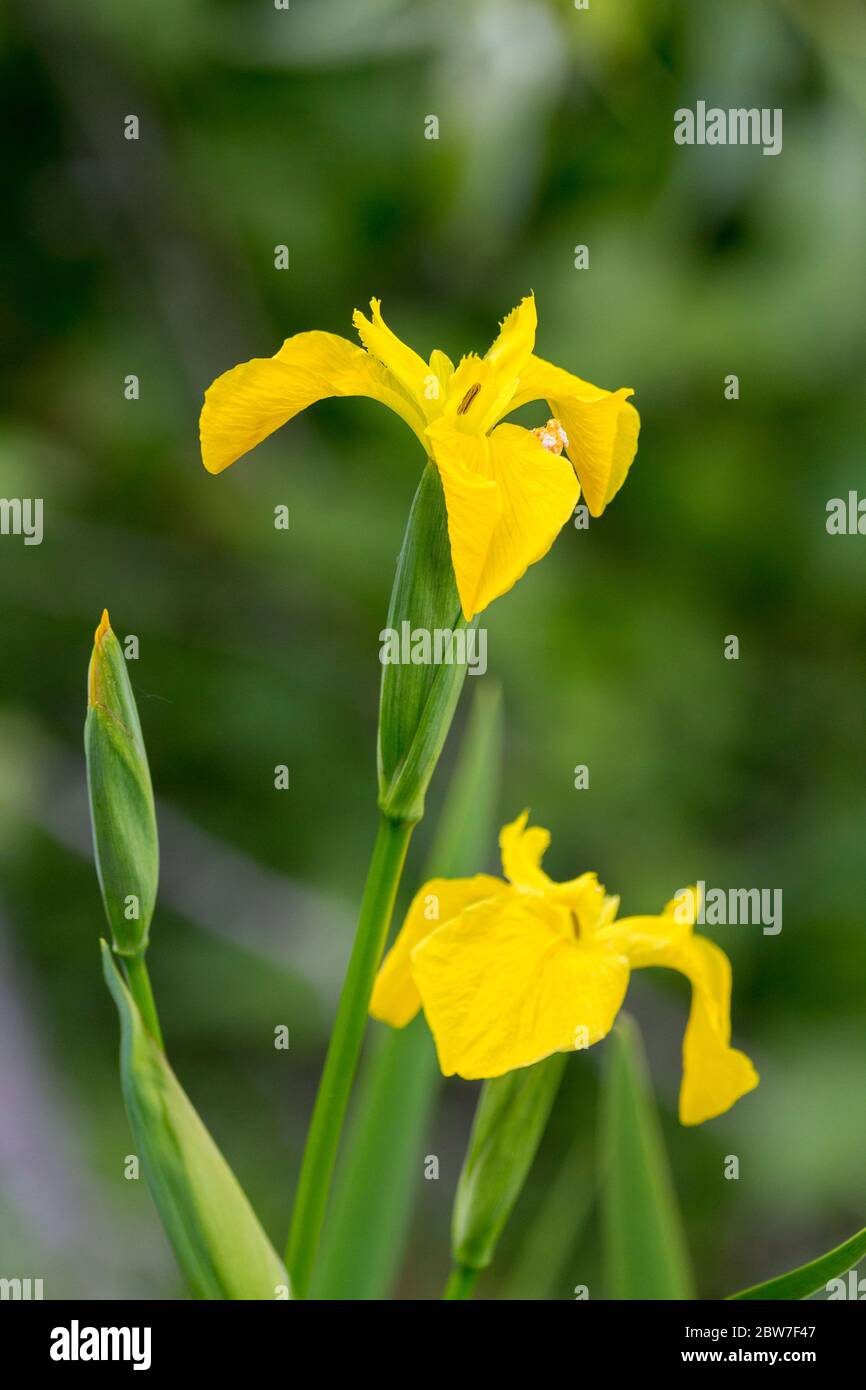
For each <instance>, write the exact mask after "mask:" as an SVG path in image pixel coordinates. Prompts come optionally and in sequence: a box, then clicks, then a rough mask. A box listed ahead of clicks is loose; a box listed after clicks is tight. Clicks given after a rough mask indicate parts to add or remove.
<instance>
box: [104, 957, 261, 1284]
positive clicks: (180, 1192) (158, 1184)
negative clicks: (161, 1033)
mask: <svg viewBox="0 0 866 1390" xmlns="http://www.w3.org/2000/svg"><path fill="white" fill-rule="evenodd" d="M102 968H103V972H104V974H105V981H106V984H107V985H108V988H109V990H110V991H111V994H112V996H113V998H114V1002H115V1004H116V1005H117V1011H118V1013H119V1015H120V1026H121V1047H120V1074H121V1084H122V1087H123V1097H124V1101H125V1102H126V1110H127V1114H128V1116H129V1123H130V1126H131V1128H132V1133H133V1137H134V1140H135V1144H136V1147H137V1151H138V1156H139V1159H140V1160H141V1167H142V1169H143V1171H144V1176H145V1179H146V1180H147V1185H148V1187H149V1188H150V1192H151V1195H152V1197H153V1200H154V1202H155V1204H156V1208H157V1211H158V1212H159V1215H160V1218H161V1220H162V1224H163V1226H164V1228H165V1232H166V1235H167V1236H168V1238H169V1240H170V1242H171V1244H172V1247H173V1249H174V1253H175V1255H176V1257H177V1261H178V1264H179V1265H180V1267H181V1269H182V1270H183V1273H184V1274H185V1276H186V1278H187V1280H188V1282H189V1285H190V1288H191V1289H192V1291H193V1294H194V1295H195V1296H196V1297H197V1298H202V1299H270V1300H273V1299H279V1298H287V1297H288V1288H289V1277H288V1275H287V1273H286V1270H285V1268H284V1266H283V1264H282V1262H281V1261H280V1260H279V1259H278V1257H277V1255H276V1253H275V1251H274V1249H273V1247H272V1245H271V1244H270V1241H269V1240H268V1238H267V1236H266V1235H265V1233H264V1231H263V1230H262V1227H261V1226H260V1224H259V1221H258V1218H257V1217H256V1215H255V1212H254V1211H253V1209H252V1207H251V1206H250V1204H249V1202H248V1201H247V1198H246V1196H245V1195H244V1193H243V1191H242V1189H241V1187H240V1184H239V1183H238V1181H237V1178H236V1177H235V1176H234V1174H233V1173H232V1171H231V1169H230V1168H229V1166H228V1164H227V1163H226V1161H225V1159H224V1158H223V1156H222V1154H221V1153H220V1151H219V1149H218V1148H217V1147H216V1145H215V1143H214V1141H213V1139H212V1138H211V1136H210V1135H209V1133H208V1131H207V1130H206V1129H205V1127H204V1125H203V1124H202V1122H201V1120H200V1119H199V1117H198V1115H197V1114H196V1112H195V1110H194V1109H193V1106H192V1105H191V1103H190V1101H189V1099H188V1097H187V1095H186V1093H185V1092H184V1090H183V1088H182V1087H181V1085H180V1083H179V1081H178V1080H177V1077H176V1076H175V1074H174V1072H173V1071H172V1069H171V1067H170V1066H169V1065H168V1062H167V1061H166V1059H165V1055H164V1053H163V1052H162V1051H161V1050H160V1048H159V1047H158V1046H157V1045H156V1043H155V1042H154V1041H153V1039H152V1038H151V1037H150V1035H149V1034H148V1032H147V1031H146V1029H145V1028H144V1026H143V1024H142V1021H141V1015H140V1014H139V1012H138V1009H137V1008H136V1005H135V1003H134V1001H133V999H132V996H131V994H130V993H129V990H128V989H127V988H126V986H125V984H124V983H123V980H122V979H121V976H120V973H119V971H118V969H117V966H116V965H115V963H114V960H113V958H112V954H111V951H110V949H109V947H108V945H107V943H106V942H104V941H103V942H102Z"/></svg>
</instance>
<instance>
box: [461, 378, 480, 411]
mask: <svg viewBox="0 0 866 1390" xmlns="http://www.w3.org/2000/svg"><path fill="white" fill-rule="evenodd" d="M480 390H481V382H480V381H476V383H475V385H474V386H470V387H469V390H468V391H467V392H466V395H465V396H464V397H463V400H462V401H461V402H460V404H459V406H458V407H457V414H458V415H465V414H466V412H467V410H468V409H469V407H470V405H471V404H472V402H473V401H474V400H475V397H476V396H477V395H478V392H479V391H480Z"/></svg>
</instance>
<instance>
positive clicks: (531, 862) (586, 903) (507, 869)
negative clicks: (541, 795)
mask: <svg viewBox="0 0 866 1390" xmlns="http://www.w3.org/2000/svg"><path fill="white" fill-rule="evenodd" d="M528 819H529V812H528V811H524V812H523V813H522V814H521V815H519V816H518V817H517V819H516V820H513V821H511V822H510V823H509V824H508V825H505V826H503V827H502V830H501V831H500V833H499V848H500V850H501V852H502V871H503V873H504V874H505V877H506V878H507V879H508V880H509V882H510V883H513V884H514V886H515V888H519V889H521V891H522V892H525V893H545V894H546V895H547V896H548V897H549V899H550V901H551V902H552V903H554V904H555V905H557V906H559V907H564V908H566V909H567V910H568V911H569V912H570V913H572V914H573V916H574V918H575V919H576V924H577V928H578V935H579V937H580V939H581V940H582V941H588V939H589V938H590V937H591V936H593V935H594V934H595V933H596V932H597V931H599V930H600V929H601V928H603V927H605V926H607V924H608V923H609V922H612V921H613V919H614V918H615V917H616V913H617V908H618V907H619V898H616V897H609V896H608V894H607V893H606V891H605V888H604V884H602V883H599V881H598V874H593V873H586V874H581V875H580V876H579V877H578V878H572V879H569V880H568V881H567V882H566V883H556V882H555V881H554V880H553V879H552V878H549V877H548V875H547V874H546V873H545V872H544V870H543V869H542V867H541V861H542V859H543V857H544V855H545V853H546V852H547V849H548V847H549V845H550V831H549V830H542V828H541V826H540V825H531V826H527V821H528Z"/></svg>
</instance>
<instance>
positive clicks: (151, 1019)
mask: <svg viewBox="0 0 866 1390" xmlns="http://www.w3.org/2000/svg"><path fill="white" fill-rule="evenodd" d="M123 963H124V965H125V966H126V978H127V980H128V982H129V992H130V994H131V995H132V997H133V999H134V1000H135V1002H136V1005H137V1006H138V1012H139V1013H140V1014H141V1017H142V1021H143V1023H144V1026H145V1028H146V1029H147V1031H148V1033H150V1035H151V1037H152V1038H153V1039H154V1041H155V1042H157V1043H159V1046H160V1047H161V1048H162V1050H163V1052H164V1051H165V1045H164V1043H163V1041H162V1029H161V1028H160V1026H159V1015H158V1014H157V1012H156V1000H155V999H154V997H153V990H152V989H151V987H150V976H149V975H148V973H147V966H146V965H145V963H144V955H143V954H142V955H140V956H124V957H123Z"/></svg>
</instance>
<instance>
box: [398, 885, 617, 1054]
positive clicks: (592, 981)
mask: <svg viewBox="0 0 866 1390" xmlns="http://www.w3.org/2000/svg"><path fill="white" fill-rule="evenodd" d="M412 973H413V975H414V977H415V982H416V984H417V986H418V989H419V992H420V994H421V999H422V1001H423V1005H424V1013H425V1015H426V1017H427V1022H428V1023H429V1025H430V1029H431V1032H432V1033H433V1036H434V1038H435V1040H436V1048H437V1052H438V1054H439V1064H440V1066H441V1068H442V1071H443V1073H444V1075H445V1076H451V1075H453V1074H454V1073H455V1072H456V1073H458V1074H459V1075H460V1076H463V1077H465V1078H466V1079H467V1080H474V1079H477V1078H481V1077H493V1076H502V1075H503V1074H504V1073H505V1072H508V1071H513V1070H514V1069H515V1068H516V1067H526V1066H530V1065H531V1064H532V1063H533V1062H539V1061H541V1060H542V1058H544V1057H548V1056H550V1054H551V1053H553V1052H566V1051H570V1050H571V1049H572V1048H574V1047H586V1046H590V1045H591V1044H592V1043H595V1042H598V1040H599V1039H600V1038H603V1037H604V1036H605V1034H606V1033H608V1032H609V1031H610V1029H611V1027H612V1025H613V1021H614V1019H615V1018H616V1015H617V1013H618V1011H619V1008H620V1006H621V1004H622V1001H623V997H624V995H625V991H626V987H627V984H628V975H629V967H628V961H627V960H626V959H625V957H624V956H622V955H621V954H618V953H617V952H615V951H612V950H610V949H609V948H606V947H596V946H586V945H583V944H582V943H581V942H578V941H576V940H575V938H574V935H573V933H572V931H571V925H570V918H569V914H568V913H567V912H566V911H565V910H563V909H560V908H556V907H552V906H550V905H549V904H547V903H546V902H545V900H544V899H543V898H541V897H536V896H534V895H529V894H511V893H509V894H504V895H502V896H501V897H500V898H498V899H495V900H490V901H485V902H481V903H477V904H476V905H475V906H474V907H470V908H468V909H467V910H466V911H465V912H463V913H462V914H461V915H460V916H459V917H455V918H454V920H453V921H451V922H448V923H447V924H446V925H445V926H442V927H440V928H439V929H438V931H435V932H433V933H432V934H431V935H430V936H427V937H426V938H425V939H424V940H423V941H422V942H421V944H420V945H419V946H417V947H416V948H415V950H414V951H413V953H412Z"/></svg>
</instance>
